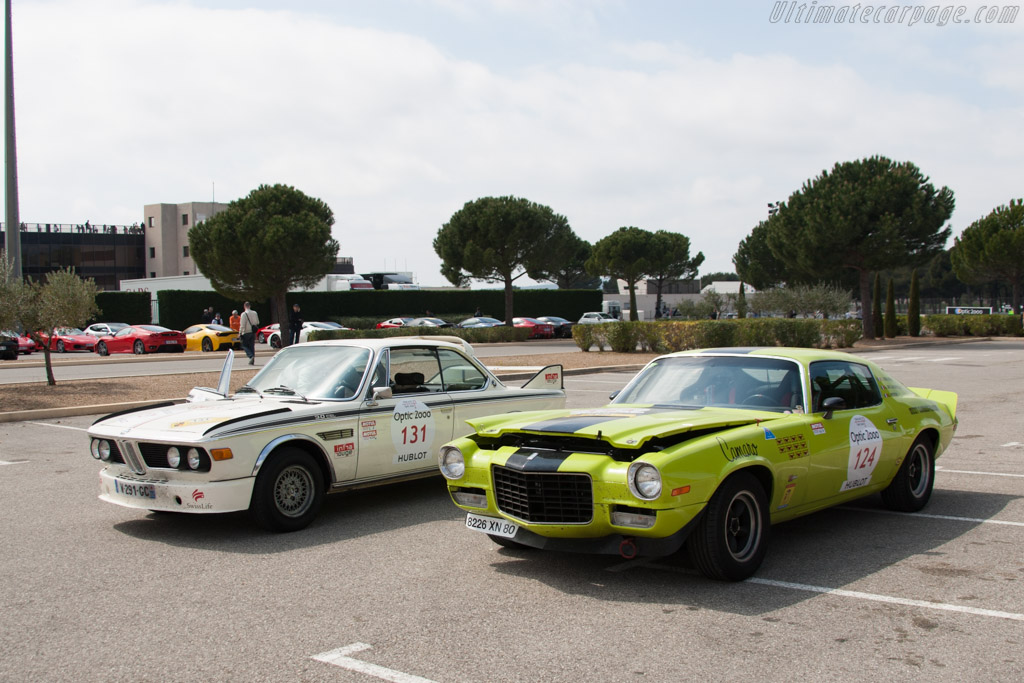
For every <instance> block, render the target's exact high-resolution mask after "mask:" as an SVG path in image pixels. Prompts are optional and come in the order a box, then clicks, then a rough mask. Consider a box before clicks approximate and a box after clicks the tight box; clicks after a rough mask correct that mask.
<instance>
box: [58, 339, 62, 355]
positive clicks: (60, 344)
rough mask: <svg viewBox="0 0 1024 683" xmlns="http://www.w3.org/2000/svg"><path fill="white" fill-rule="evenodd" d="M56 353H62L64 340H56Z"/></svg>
mask: <svg viewBox="0 0 1024 683" xmlns="http://www.w3.org/2000/svg"><path fill="white" fill-rule="evenodd" d="M57 353H64V340H63V339H58V340H57Z"/></svg>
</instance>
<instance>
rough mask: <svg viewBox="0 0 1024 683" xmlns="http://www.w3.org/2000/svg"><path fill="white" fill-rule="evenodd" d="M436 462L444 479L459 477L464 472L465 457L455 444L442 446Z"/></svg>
mask: <svg viewBox="0 0 1024 683" xmlns="http://www.w3.org/2000/svg"><path fill="white" fill-rule="evenodd" d="M437 463H438V466H439V467H440V468H441V474H443V475H444V477H445V479H461V478H462V475H463V474H465V473H466V459H465V458H464V457H463V456H462V451H460V450H459V449H458V448H456V447H455V446H445V447H444V448H442V449H441V457H440V458H438V460H437Z"/></svg>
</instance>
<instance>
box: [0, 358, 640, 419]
mask: <svg viewBox="0 0 1024 683" xmlns="http://www.w3.org/2000/svg"><path fill="white" fill-rule="evenodd" d="M643 367H644V364H639V365H599V366H596V367H592V368H576V369H575V370H565V371H563V373H562V374H563V375H589V374H596V373H600V372H624V371H627V372H637V371H639V370H640V369H641V368H643ZM536 374H537V373H536V372H517V373H510V374H497V375H496V376H497V378H498V379H500V380H502V381H504V380H516V379H529V378H531V377H533V376H534V375H536ZM184 402H185V399H184V398H164V399H149V400H146V401H129V402H126V403H103V404H97V405H91V406H71V407H68V408H39V409H37V410H14V411H11V412H7V413H0V424H2V423H5V422H25V421H30V420H52V419H55V418H60V417H80V416H82V415H106V414H108V413H116V412H118V411H121V410H132V409H135V408H145V407H146V406H152V405H157V404H160V403H184Z"/></svg>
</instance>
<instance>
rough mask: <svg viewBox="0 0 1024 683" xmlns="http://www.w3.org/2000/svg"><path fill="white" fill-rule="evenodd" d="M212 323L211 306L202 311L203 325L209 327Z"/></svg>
mask: <svg viewBox="0 0 1024 683" xmlns="http://www.w3.org/2000/svg"><path fill="white" fill-rule="evenodd" d="M212 322H213V306H210V307H209V308H204V309H203V323H204V324H206V325H209V324H210V323H212Z"/></svg>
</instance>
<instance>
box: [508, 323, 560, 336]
mask: <svg viewBox="0 0 1024 683" xmlns="http://www.w3.org/2000/svg"><path fill="white" fill-rule="evenodd" d="M512 325H513V326H515V327H526V328H529V330H530V339H551V338H552V337H554V336H555V326H554V325H552V324H551V323H544V322H541V321H540V320H537V319H536V318H512Z"/></svg>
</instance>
